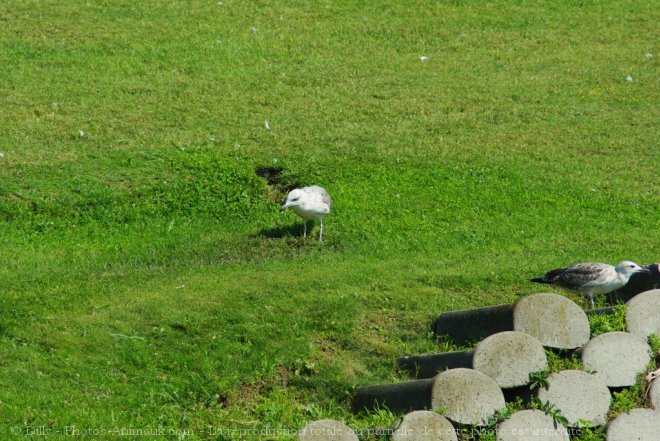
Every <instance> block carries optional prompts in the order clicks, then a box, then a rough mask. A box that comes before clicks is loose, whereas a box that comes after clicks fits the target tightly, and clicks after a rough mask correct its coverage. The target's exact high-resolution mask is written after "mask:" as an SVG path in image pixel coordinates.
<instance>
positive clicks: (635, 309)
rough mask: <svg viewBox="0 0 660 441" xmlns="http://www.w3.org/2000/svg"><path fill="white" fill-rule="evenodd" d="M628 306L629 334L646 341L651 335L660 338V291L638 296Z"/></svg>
mask: <svg viewBox="0 0 660 441" xmlns="http://www.w3.org/2000/svg"><path fill="white" fill-rule="evenodd" d="M626 306H627V311H626V327H627V329H628V332H630V333H631V334H633V335H637V336H639V337H642V338H644V339H646V338H648V336H649V335H651V334H656V335H658V336H660V289H652V290H650V291H646V292H643V293H641V294H638V295H636V296H635V297H633V298H632V299H630V300H629V301H628V303H626Z"/></svg>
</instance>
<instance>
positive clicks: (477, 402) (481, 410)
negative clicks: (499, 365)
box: [431, 368, 505, 424]
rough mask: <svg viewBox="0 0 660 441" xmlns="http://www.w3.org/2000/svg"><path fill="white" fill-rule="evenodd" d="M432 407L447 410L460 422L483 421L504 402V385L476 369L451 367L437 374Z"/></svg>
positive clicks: (451, 418) (449, 415)
mask: <svg viewBox="0 0 660 441" xmlns="http://www.w3.org/2000/svg"><path fill="white" fill-rule="evenodd" d="M431 405H432V407H433V409H443V410H446V411H447V413H446V416H447V418H449V419H450V420H452V421H454V422H456V423H460V424H483V423H485V422H486V421H487V420H488V418H490V417H491V416H493V415H494V414H495V412H496V411H497V410H499V409H502V408H503V407H504V406H505V402H504V394H503V393H502V389H500V387H499V386H498V385H497V383H495V381H493V380H492V379H491V378H490V377H489V376H487V375H485V374H482V373H481V372H479V371H475V370H473V369H465V368H458V369H449V370H447V371H444V372H442V373H441V374H438V375H437V376H436V377H435V380H434V381H433V390H432V392H431Z"/></svg>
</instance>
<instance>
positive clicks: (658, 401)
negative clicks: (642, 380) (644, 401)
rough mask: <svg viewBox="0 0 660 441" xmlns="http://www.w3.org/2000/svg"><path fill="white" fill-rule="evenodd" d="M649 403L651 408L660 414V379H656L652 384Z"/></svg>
mask: <svg viewBox="0 0 660 441" xmlns="http://www.w3.org/2000/svg"><path fill="white" fill-rule="evenodd" d="M649 401H650V402H651V406H653V408H654V409H655V410H657V411H658V412H660V378H656V379H655V380H653V381H652V382H651V385H650V387H649Z"/></svg>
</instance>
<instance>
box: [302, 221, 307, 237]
mask: <svg viewBox="0 0 660 441" xmlns="http://www.w3.org/2000/svg"><path fill="white" fill-rule="evenodd" d="M303 237H307V221H306V220H303Z"/></svg>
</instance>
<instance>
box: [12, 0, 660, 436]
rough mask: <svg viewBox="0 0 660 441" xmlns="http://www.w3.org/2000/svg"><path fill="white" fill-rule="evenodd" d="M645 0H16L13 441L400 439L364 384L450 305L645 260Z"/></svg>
mask: <svg viewBox="0 0 660 441" xmlns="http://www.w3.org/2000/svg"><path fill="white" fill-rule="evenodd" d="M653 6H654V4H653V2H642V3H640V2H627V1H623V2H622V1H619V2H591V1H582V2H573V1H561V2H526V1H511V2H488V1H475V2H460V1H458V2H436V1H419V2H390V1H384V2H377V3H370V2H361V1H336V2H326V1H322V2H307V1H292V2H286V3H282V2H275V1H258V2H246V1H230V0H227V1H223V2H221V3H218V2H217V1H187V2H177V1H171V2H167V3H165V2H160V1H155V0H150V1H143V2H132V1H122V0H112V1H108V2H103V3H97V2H83V1H70V2H56V1H14V0H11V1H7V2H3V3H2V4H1V5H0V23H2V26H0V44H2V50H0V79H1V80H2V81H1V82H2V88H0V102H2V105H1V106H0V116H1V118H0V133H2V136H0V151H1V152H2V153H4V156H3V157H2V158H0V230H1V234H0V237H1V239H0V240H1V241H2V247H0V256H1V258H2V262H3V265H2V266H1V267H0V286H2V294H1V295H2V302H3V308H2V309H1V310H0V337H1V338H0V354H1V355H0V360H1V361H0V364H1V365H2V368H3V369H1V370H0V417H1V420H2V421H3V422H4V424H3V425H2V426H3V427H2V429H1V430H3V431H4V432H3V436H9V434H11V433H12V432H11V431H10V429H11V428H14V429H16V428H18V429H19V434H22V436H23V437H25V438H29V437H30V435H28V431H29V430H30V429H29V428H30V427H32V428H35V427H37V428H38V427H44V428H51V429H53V430H64V428H65V427H67V426H75V427H76V428H78V429H100V428H106V429H115V428H127V429H131V428H132V429H149V428H161V429H164V430H166V433H165V435H162V436H161V435H158V436H159V437H161V438H169V439H177V438H185V439H227V438H231V437H232V436H233V437H236V438H239V437H243V438H246V439H263V438H264V437H263V436H261V435H254V434H247V432H244V433H243V435H241V433H240V432H238V430H240V429H244V430H245V429H258V430H268V429H270V430H277V429H280V430H283V431H284V430H286V429H289V430H297V429H299V428H301V427H302V426H303V425H304V424H305V423H306V422H308V421H310V420H311V419H315V418H320V417H331V418H336V419H343V420H345V421H348V422H349V423H350V424H351V425H352V426H353V427H356V428H362V429H368V428H371V429H374V428H378V427H385V426H387V425H388V424H390V423H391V422H392V416H391V415H389V414H388V413H387V412H380V413H377V414H373V415H360V416H353V415H351V414H350V412H349V397H350V395H351V392H352V388H353V387H354V386H355V385H358V384H370V383H376V382H385V381H397V380H399V379H400V378H401V377H400V375H399V374H398V373H397V372H395V370H394V360H395V358H396V357H397V356H400V355H405V354H412V353H419V352H432V351H437V350H439V349H443V348H447V347H449V346H448V345H447V343H445V342H442V341H436V340H434V339H433V338H431V336H430V335H429V332H428V331H429V329H430V326H429V324H430V322H431V320H432V319H433V318H434V317H435V316H437V315H438V314H439V313H440V312H442V311H446V310H451V309H457V308H465V307H472V306H483V305H488V304H493V303H500V302H509V301H512V300H515V299H516V298H517V297H519V296H522V295H525V294H529V293H532V292H535V291H538V289H539V288H538V287H537V286H533V285H531V284H530V283H528V282H527V279H529V278H530V277H533V276H537V275H539V274H541V273H542V272H543V271H545V270H547V269H550V268H553V267H557V266H561V265H566V264H568V263H572V262H577V261H585V260H596V261H604V262H611V263H616V262H617V261H619V260H622V259H624V258H625V259H631V260H635V261H637V262H638V263H649V262H652V261H657V259H658V256H657V249H658V245H660V241H659V239H658V237H659V236H658V234H657V233H658V230H659V227H660V225H659V224H658V219H659V218H660V182H659V180H658V178H657V156H658V153H659V150H658V147H657V142H656V139H657V135H658V132H657V121H658V110H657V95H658V82H657V74H658V68H657V53H658V50H657V49H658V48H657V38H655V37H656V36H657V30H656V29H655V27H654V24H655V23H657V21H658V20H657V19H658V13H657V11H656V9H657V8H654V7H653ZM647 54H649V55H647ZM421 56H426V57H428V61H426V62H424V61H421V60H420V57H421ZM628 75H630V76H631V77H632V81H626V77H627V76H628ZM266 120H267V121H268V126H269V127H270V128H269V129H267V128H266V126H265V121H266ZM273 165H275V166H279V167H282V168H283V169H284V170H285V173H286V176H287V179H288V180H289V182H296V183H301V184H312V183H315V184H320V185H323V186H324V187H325V188H327V189H328V191H329V193H330V194H331V195H332V197H333V198H334V200H335V205H334V208H333V213H332V214H331V216H329V217H328V218H327V222H326V227H325V236H326V240H325V241H324V242H323V243H318V241H315V240H314V239H313V238H308V239H307V240H304V239H302V238H300V237H299V233H300V228H299V222H298V220H297V219H295V218H294V216H293V215H291V214H290V213H288V214H286V215H282V214H280V213H279V212H278V210H277V207H278V205H277V201H273V200H272V199H273V198H272V196H273V194H274V193H273V191H272V189H269V188H268V186H267V183H266V181H265V180H264V179H263V178H260V177H258V176H256V174H255V169H256V168H257V167H262V166H273ZM275 194H276V193H275ZM269 196H270V199H269ZM220 428H223V429H236V430H237V432H233V435H228V434H227V433H226V432H225V433H219V431H218V430H216V429H220ZM170 430H171V431H172V433H170V432H169V431H170ZM184 431H186V432H184ZM114 434H115V435H116V433H114ZM51 436H52V437H53V438H55V439H56V438H58V434H54V435H53V433H51ZM62 436H63V435H62ZM94 437H96V438H98V437H99V436H97V435H94ZM100 437H103V436H100ZM105 437H107V438H113V437H114V435H113V434H109V435H106V436H105ZM271 437H272V438H276V439H279V438H283V439H285V438H287V437H286V436H284V435H282V436H279V435H277V434H276V433H274V434H271ZM19 438H20V436H19Z"/></svg>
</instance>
